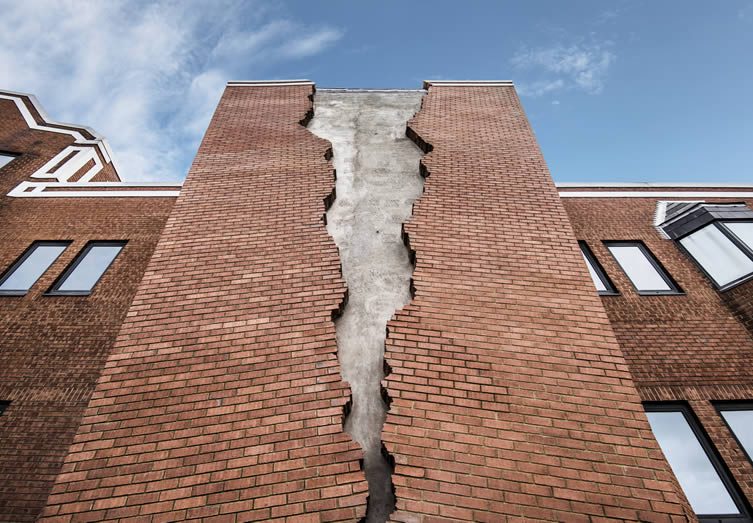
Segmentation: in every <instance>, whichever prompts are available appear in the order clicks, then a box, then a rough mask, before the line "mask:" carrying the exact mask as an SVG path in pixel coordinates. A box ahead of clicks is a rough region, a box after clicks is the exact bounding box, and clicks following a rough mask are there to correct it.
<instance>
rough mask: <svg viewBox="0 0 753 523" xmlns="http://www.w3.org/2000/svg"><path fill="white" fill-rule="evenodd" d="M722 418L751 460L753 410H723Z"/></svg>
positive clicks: (752, 448) (752, 454) (752, 453)
mask: <svg viewBox="0 0 753 523" xmlns="http://www.w3.org/2000/svg"><path fill="white" fill-rule="evenodd" d="M722 416H724V420H725V421H726V422H727V424H728V425H729V426H730V428H731V429H732V432H734V433H735V436H737V439H738V440H740V444H741V445H742V446H743V448H744V449H745V452H747V453H748V456H750V457H751V458H753V410H723V411H722Z"/></svg>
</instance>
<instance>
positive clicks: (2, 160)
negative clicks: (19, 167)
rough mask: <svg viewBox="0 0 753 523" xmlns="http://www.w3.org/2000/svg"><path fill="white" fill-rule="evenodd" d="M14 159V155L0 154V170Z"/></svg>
mask: <svg viewBox="0 0 753 523" xmlns="http://www.w3.org/2000/svg"><path fill="white" fill-rule="evenodd" d="M15 159H16V155H15V154H8V153H0V169H2V168H3V167H5V166H6V165H8V164H9V163H10V162H12V161H13V160H15Z"/></svg>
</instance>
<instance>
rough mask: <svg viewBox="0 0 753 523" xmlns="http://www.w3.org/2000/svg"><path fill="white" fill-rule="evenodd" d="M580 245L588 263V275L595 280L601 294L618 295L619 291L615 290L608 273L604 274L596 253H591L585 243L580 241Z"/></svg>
mask: <svg viewBox="0 0 753 523" xmlns="http://www.w3.org/2000/svg"><path fill="white" fill-rule="evenodd" d="M578 245H580V252H581V254H582V255H583V259H584V260H585V262H586V267H588V273H589V274H590V275H591V279H592V280H593V282H594V286H595V287H596V290H597V291H598V292H599V294H602V295H610V294H617V289H615V287H614V285H613V284H612V281H611V280H610V279H609V277H608V276H607V273H606V272H604V268H603V267H602V266H601V264H600V263H599V261H598V260H597V259H596V256H594V253H593V252H592V251H591V248H590V247H589V246H588V244H586V242H584V241H579V242H578Z"/></svg>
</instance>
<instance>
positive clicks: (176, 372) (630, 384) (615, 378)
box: [0, 81, 753, 522]
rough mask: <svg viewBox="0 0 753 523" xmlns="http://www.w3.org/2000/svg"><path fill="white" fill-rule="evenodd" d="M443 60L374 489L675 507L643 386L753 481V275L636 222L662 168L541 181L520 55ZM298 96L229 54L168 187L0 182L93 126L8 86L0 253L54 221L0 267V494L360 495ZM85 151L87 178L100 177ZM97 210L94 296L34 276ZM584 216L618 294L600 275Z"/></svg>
mask: <svg viewBox="0 0 753 523" xmlns="http://www.w3.org/2000/svg"><path fill="white" fill-rule="evenodd" d="M441 84H442V82H437V83H435V84H434V85H432V86H430V87H429V89H428V93H427V94H426V95H425V96H424V98H423V105H422V108H421V110H420V111H419V112H418V113H417V114H416V116H415V117H414V118H413V119H412V120H411V121H410V122H407V125H408V127H407V133H408V136H409V137H410V138H411V139H412V140H413V141H414V142H415V143H416V144H417V145H418V146H419V147H420V148H421V149H423V150H424V152H425V153H426V154H425V156H424V157H423V160H422V173H423V174H424V175H426V184H425V187H424V194H423V195H422V196H421V197H420V199H419V200H418V201H417V202H416V203H415V205H414V213H413V216H412V218H411V219H410V220H409V222H408V223H406V224H405V227H404V239H405V241H406V243H407V245H408V247H409V248H410V250H411V252H412V253H413V254H414V255H415V262H416V263H415V272H414V274H413V287H414V290H415V294H414V297H413V299H412V301H411V302H410V303H409V304H408V305H407V306H406V307H405V308H404V309H403V310H400V311H397V312H396V314H395V316H394V317H393V319H392V320H391V321H390V323H389V324H388V336H387V341H386V348H385V358H386V364H387V367H386V368H389V371H390V373H389V374H388V376H387V377H386V379H385V380H384V382H383V385H384V394H385V396H384V397H385V398H386V399H387V401H388V402H389V403H390V410H389V412H388V415H387V421H386V424H385V427H384V430H383V433H382V439H383V442H384V445H385V449H386V452H388V453H389V456H388V458H389V460H388V461H389V462H390V463H391V462H393V461H394V471H393V474H392V480H393V484H394V488H395V494H396V500H397V510H396V511H395V512H394V513H393V514H392V516H391V519H392V520H394V521H408V522H419V521H422V522H440V521H489V522H497V521H532V520H541V521H568V522H570V521H573V522H578V521H584V522H586V521H588V522H591V521H594V522H595V521H608V520H612V521H656V522H665V521H693V520H695V516H694V515H693V513H692V511H691V509H690V507H689V504H688V502H687V500H686V499H685V496H684V494H683V493H682V490H681V489H680V487H679V485H678V482H677V480H676V478H675V477H674V475H673V474H672V472H671V470H670V468H669V465H668V464H667V462H666V460H665V459H664V457H663V455H662V453H661V450H660V448H659V446H658V444H657V442H656V440H655V438H654V437H653V435H652V432H651V429H650V427H649V424H648V422H647V418H646V415H645V413H644V408H643V405H642V402H643V401H683V402H685V403H687V405H688V406H689V407H690V408H691V409H692V411H693V412H694V414H695V415H696V416H697V418H698V419H699V421H700V423H701V425H702V428H703V430H704V431H705V432H706V433H707V434H708V435H709V438H710V440H711V443H712V444H713V446H714V447H715V448H716V449H717V450H718V453H719V455H720V457H721V459H722V460H723V462H724V463H725V464H726V466H727V467H728V468H729V470H730V473H731V475H732V477H733V479H734V481H735V483H736V484H737V485H738V486H739V487H740V491H741V492H742V494H743V496H745V497H746V498H747V499H748V500H749V501H750V500H753V465H751V463H750V461H748V459H747V458H746V457H745V456H744V453H743V451H742V449H741V448H740V446H739V444H738V443H737V441H736V440H735V439H734V437H733V436H732V434H731V433H730V430H729V429H728V427H727V426H726V425H725V424H724V422H723V420H722V418H721V417H720V416H719V414H718V413H717V412H716V410H715V407H714V404H713V402H714V401H719V400H753V375H752V374H751V372H750V361H751V357H753V337H752V334H753V330H752V329H753V281H751V282H748V283H744V284H742V285H739V286H738V287H735V288H733V289H730V290H728V291H724V292H719V291H717V290H715V289H714V287H713V286H712V285H711V283H710V282H709V281H708V280H707V279H706V277H705V276H704V275H703V274H702V273H701V272H700V271H699V269H698V268H697V267H696V266H695V265H694V263H693V262H692V261H691V260H690V259H689V258H688V256H687V255H685V254H684V253H683V252H681V251H680V250H679V249H678V247H677V245H676V244H675V243H674V242H673V241H671V240H667V239H664V238H662V237H661V236H660V235H659V233H658V232H657V230H656V229H655V228H654V226H653V220H654V211H655V209H656V203H657V201H658V200H659V199H667V198H663V197H660V196H659V195H658V194H659V192H660V191H659V190H649V189H634V190H644V191H645V192H646V196H645V197H643V196H642V195H641V197H640V198H624V197H623V198H616V197H614V195H613V194H611V193H613V192H615V191H620V190H622V189H610V188H608V187H594V188H591V189H589V191H591V192H595V193H598V192H604V193H605V194H604V196H603V197H602V196H599V197H592V198H586V197H580V198H573V197H567V196H566V197H562V196H561V195H562V194H564V193H566V192H568V191H575V190H582V189H575V188H573V189H570V188H562V187H561V188H559V189H558V188H557V187H555V185H554V183H553V182H552V180H551V177H550V175H549V172H548V169H547V167H546V165H545V163H544V160H543V158H542V155H541V152H540V151H539V148H538V145H537V144H536V141H535V138H534V136H533V132H532V130H531V128H530V126H529V124H528V121H527V119H526V117H525V114H524V112H523V109H522V107H521V104H520V101H519V100H518V97H517V95H516V94H515V90H514V88H513V87H512V86H511V85H505V84H504V83H500V84H499V85H466V86H450V85H441ZM0 94H2V93H0ZM312 96H314V88H313V84H310V83H308V82H298V81H296V82H288V83H285V82H282V83H278V84H274V83H271V84H264V85H248V84H247V85H238V84H235V85H234V84H230V85H229V86H228V87H227V88H226V90H225V92H224V94H223V97H222V99H221V101H220V104H219V106H218V108H217V110H216V112H215V115H214V117H213V119H212V121H211V123H210V125H209V128H208V130H207V132H206V135H205V137H204V140H203V142H202V144H201V146H200V148H199V151H198V154H197V156H196V158H195V160H194V163H193V165H192V167H191V170H190V173H189V176H188V179H187V181H186V183H185V186H184V187H183V190H182V191H181V193H180V196H179V197H178V198H177V200H176V199H175V198H174V197H170V196H164V197H161V196H160V197H151V198H148V197H144V196H141V197H133V196H131V197H76V198H70V197H44V198H41V197H40V198H36V197H32V198H28V197H18V198H15V197H9V196H6V195H7V194H8V193H9V192H10V191H11V190H13V189H14V187H18V186H19V183H21V182H26V181H28V180H29V179H30V176H31V173H34V172H37V170H38V169H40V168H41V166H43V165H45V164H46V163H47V162H48V161H49V160H50V159H51V158H53V157H54V156H55V155H56V154H58V153H60V152H61V151H63V150H64V149H65V148H66V147H69V146H71V145H72V144H74V143H82V141H83V142H88V141H92V142H93V143H94V142H96V141H97V139H98V138H97V136H96V135H95V134H94V132H93V131H91V130H87V129H85V128H76V129H77V132H80V134H81V136H80V137H79V138H75V139H74V137H73V136H70V135H67V134H59V133H55V132H51V131H50V130H47V131H45V130H39V129H37V130H35V129H31V128H29V121H28V119H26V120H25V119H24V118H23V117H22V115H21V114H20V113H19V110H18V106H17V104H16V103H14V101H12V100H10V99H3V98H2V96H0V151H4V152H11V153H18V154H20V156H19V157H18V158H17V159H15V160H14V161H12V162H11V163H10V164H8V165H7V166H6V167H3V168H2V169H0V225H1V227H0V240H2V241H0V268H1V269H2V270H5V269H6V268H7V267H9V266H10V265H11V264H12V263H13V261H14V260H16V259H17V258H18V256H19V255H20V254H21V253H22V252H23V251H24V250H25V249H26V248H28V247H29V245H30V244H31V243H32V242H33V241H35V240H56V239H60V240H62V239H64V240H71V241H72V243H71V245H70V246H69V247H68V248H67V249H66V250H65V252H64V253H63V255H62V256H61V257H60V258H59V259H58V260H57V261H56V262H55V263H54V264H53V265H52V267H51V268H50V269H49V270H48V271H47V272H46V273H45V274H44V275H43V276H42V278H41V279H40V280H39V281H38V282H37V283H36V284H35V285H34V287H32V289H31V291H30V292H29V293H28V294H26V295H25V296H22V297H18V296H16V297H11V296H0V340H1V341H0V343H2V347H1V349H0V368H1V369H3V371H2V376H0V401H10V406H9V407H8V408H7V409H6V410H5V412H4V413H2V414H0V520H2V521H34V520H36V519H38V518H39V519H40V520H42V521H45V522H63V521H65V522H68V521H100V520H111V521H112V520H118V521H124V522H141V521H155V522H156V521H179V520H194V521H218V522H219V521H222V522H224V521H251V520H264V521H266V520H278V521H356V520H358V519H359V518H363V517H365V516H366V507H367V484H366V481H365V479H364V474H363V472H362V471H361V465H360V463H359V460H360V459H361V457H362V452H361V450H360V449H359V447H358V445H356V444H355V443H354V442H353V441H351V439H350V438H349V437H348V436H347V434H346V433H345V432H344V430H343V426H342V423H343V416H344V414H345V412H347V410H348V408H349V404H348V402H349V398H350V389H349V386H348V384H347V383H344V382H343V381H342V379H341V374H340V367H339V364H338V360H337V342H336V336H335V329H334V323H333V318H335V317H337V315H338V314H339V313H340V312H342V310H343V309H342V308H343V307H344V306H345V305H346V302H347V291H346V288H345V285H344V283H343V280H342V276H341V270H340V259H339V256H338V252H337V248H336V247H335V244H334V242H333V240H332V238H330V236H329V235H328V234H327V232H326V229H325V226H324V223H323V219H324V217H323V214H324V212H325V208H326V207H327V206H328V205H329V204H331V202H332V200H333V198H334V197H335V194H334V190H333V189H334V179H333V169H332V164H331V163H330V162H329V157H330V156H329V155H330V154H331V151H330V146H329V144H328V143H327V142H326V141H324V140H322V139H319V138H317V137H315V136H314V135H313V134H311V133H310V132H309V131H308V130H307V129H306V128H305V125H306V123H307V121H308V119H309V118H310V116H311V111H312ZM23 103H24V104H25V107H27V109H28V111H29V112H30V114H31V115H32V117H33V120H34V122H37V123H39V124H43V123H45V116H44V115H43V113H41V112H39V111H37V109H36V105H35V104H34V103H33V102H32V101H31V99H29V98H28V97H27V98H23ZM45 125H48V126H55V125H56V126H58V127H59V128H62V127H61V126H64V124H53V123H50V122H46V123H45ZM69 127H70V126H69ZM70 128H73V127H70ZM76 140H78V141H76ZM87 146H91V144H89V145H87ZM98 154H100V153H98ZM98 158H100V159H102V160H103V168H102V170H101V171H99V172H98V174H97V175H96V177H95V178H93V180H92V181H108V182H117V181H118V180H119V178H118V174H117V172H116V170H115V167H114V165H112V163H110V162H108V161H104V160H105V158H103V157H99V156H98ZM92 162H93V163H92V164H87V165H85V166H83V167H82V168H81V169H80V170H79V171H78V172H76V173H75V174H74V175H72V177H71V181H76V180H79V179H80V178H81V177H82V176H83V175H84V173H85V172H87V169H88V168H89V167H90V166H91V165H93V164H94V163H96V162H95V161H94V160H93V161H92ZM112 187H113V189H112V190H117V188H118V187H119V185H118V184H113V185H112ZM55 190H64V188H58V189H55ZM671 190H672V191H683V190H684V189H682V188H672V189H671ZM688 190H690V189H688ZM721 190H723V189H717V188H709V189H704V191H707V192H709V193H712V194H713V193H714V192H717V191H721ZM652 192H656V194H651V193H652ZM22 196H23V195H22ZM674 199H682V198H674ZM689 199H690V198H689ZM705 200H706V201H717V200H718V201H722V202H724V201H739V199H730V198H727V199H725V198H723V197H714V198H711V197H707V198H705ZM747 203H748V205H749V206H753V199H751V200H750V201H748V202H747ZM90 240H127V241H128V243H127V246H126V247H125V249H124V250H123V252H122V253H121V255H120V256H119V257H118V258H117V259H116V261H115V263H114V264H113V265H112V266H111V267H110V268H109V270H108V271H107V272H106V273H105V276H104V277H103V279H102V280H101V281H100V282H99V284H98V285H97V287H96V288H95V290H94V292H93V293H92V294H91V295H90V296H75V297H74V296H47V295H45V291H46V290H47V289H49V287H50V285H51V284H52V282H53V281H54V280H55V278H57V276H59V275H60V274H61V272H62V271H63V270H64V269H65V267H66V266H68V264H69V263H70V262H71V260H72V259H73V258H74V256H75V255H76V254H77V253H78V252H79V251H80V250H81V248H82V247H83V246H84V245H85V244H86V242H87V241H90ZM577 240H584V241H586V242H587V244H588V245H589V246H590V248H591V249H592V250H593V252H594V255H595V256H596V258H597V259H598V260H599V262H600V263H601V264H602V265H603V267H604V269H605V271H606V272H607V274H608V275H609V277H610V278H611V280H612V281H613V282H614V283H615V285H616V287H617V289H618V291H619V294H618V295H616V296H602V297H599V296H598V295H597V293H596V292H595V289H594V287H593V284H592V281H591V279H590V277H589V275H588V272H587V270H586V266H585V265H584V263H583V259H582V257H581V253H580V251H579V248H578V244H577ZM605 240H641V241H643V242H644V243H645V245H646V246H647V247H648V248H649V249H650V250H651V251H652V253H653V254H654V255H655V256H656V257H657V259H658V260H659V261H660V262H661V264H662V265H663V266H664V267H665V268H666V269H667V270H668V272H669V273H670V274H671V276H672V277H673V278H674V279H675V280H676V281H677V282H678V284H679V285H680V287H681V288H682V290H683V291H684V293H683V294H681V295H676V296H641V295H638V294H637V293H636V292H635V291H634V290H633V287H632V285H631V284H630V282H629V281H628V280H627V279H626V276H625V275H624V273H623V271H622V270H621V268H620V267H619V266H618V265H617V264H616V262H615V261H614V259H613V258H612V256H611V255H610V253H609V252H608V251H607V250H606V247H605V246H604V244H603V241H605Z"/></svg>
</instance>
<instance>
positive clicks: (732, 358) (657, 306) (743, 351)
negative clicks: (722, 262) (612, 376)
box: [562, 188, 753, 500]
mask: <svg viewBox="0 0 753 523" xmlns="http://www.w3.org/2000/svg"><path fill="white" fill-rule="evenodd" d="M568 190H569V189H568ZM631 190H635V189H631ZM693 190H694V191H697V190H698V189H693ZM727 190H731V189H727ZM665 191H673V192H677V191H679V192H683V191H686V192H687V191H690V189H683V188H667V189H665ZM717 191H718V189H711V190H708V191H707V192H708V194H710V195H713V194H714V192H717ZM652 192H657V193H659V191H658V190H654V191H646V198H611V197H610V198H563V199H562V201H563V203H564V206H565V209H566V210H567V213H568V216H569V217H570V221H571V223H572V225H573V228H574V229H575V235H576V237H577V238H578V239H579V240H585V241H586V242H587V243H588V245H589V247H590V248H591V249H592V250H593V252H594V254H595V256H596V257H597V259H598V260H599V262H600V263H601V264H602V265H603V267H604V269H605V271H606V272H607V274H608V275H609V277H610V278H611V279H612V281H613V282H614V284H615V286H616V287H617V290H618V291H619V295H617V296H604V297H602V302H603V304H604V307H605V309H606V311H607V314H608V316H609V319H610V322H611V323H612V328H613V330H614V333H615V336H616V337H617V340H618V342H619V344H620V348H621V349H622V351H623V353H624V354H625V358H626V360H627V362H628V366H629V368H630V372H631V375H632V377H633V380H634V382H635V384H636V387H637V389H638V392H639V394H640V395H641V397H642V398H643V399H644V400H646V401H683V402H687V403H689V405H690V407H691V408H692V409H693V412H694V414H695V415H696V416H697V417H698V419H699V421H700V423H701V425H702V426H703V428H704V430H705V431H706V432H707V433H708V435H709V437H710V439H711V441H712V443H713V444H714V446H715V447H716V449H717V450H718V451H719V453H720V454H721V456H722V458H723V459H724V462H725V464H726V465H727V467H728V468H729V469H730V472H731V473H732V476H733V477H734V479H735V480H736V482H737V484H738V485H739V486H740V489H741V490H742V492H743V494H744V495H745V496H746V497H747V499H748V500H753V465H751V463H750V461H748V459H747V458H746V457H745V455H744V453H743V451H742V449H741V448H740V447H739V445H738V444H737V442H736V441H735V439H734V437H733V435H732V434H731V433H730V431H729V429H728V428H727V426H726V425H725V424H724V422H723V420H722V418H721V417H720V415H719V414H718V413H717V412H716V409H715V408H714V406H713V404H712V403H711V402H712V401H720V400H753V373H751V361H753V338H752V337H751V331H750V330H749V329H750V326H751V319H752V318H753V316H751V312H750V311H751V308H750V304H751V303H752V302H753V300H751V297H753V282H751V281H749V282H746V283H743V284H741V285H739V286H737V287H734V288H732V289H730V290H727V291H723V292H718V291H716V290H715V289H714V287H713V286H712V283H711V281H710V280H708V279H707V278H706V276H705V275H704V274H703V273H702V272H701V271H700V270H699V269H698V268H697V266H696V265H695V263H694V262H693V261H692V260H691V259H690V257H689V256H688V255H686V254H685V253H683V252H682V251H681V250H680V249H679V248H678V246H677V245H676V243H675V242H674V241H671V240H667V239H664V238H662V237H661V236H660V234H659V233H658V231H657V230H656V229H655V228H654V225H653V222H654V212H655V209H656V205H657V202H659V201H662V200H680V201H681V200H683V199H685V200H699V199H702V200H703V201H705V202H728V203H732V202H739V201H741V200H740V199H739V198H714V197H713V196H711V197H704V198H697V197H688V198H682V197H675V198H664V197H660V196H654V197H652V195H651V193H652ZM745 203H746V204H747V205H748V206H749V207H751V208H753V200H748V201H746V202H745ZM604 240H641V241H643V242H644V244H645V245H646V246H647V247H648V248H649V249H650V250H651V252H652V253H653V254H654V256H656V258H657V259H658V260H659V262H660V263H661V264H662V265H663V266H664V268H665V269H666V270H667V272H668V273H669V274H670V275H671V276H672V278H673V279H674V280H675V281H676V282H677V283H678V284H679V285H680V287H681V289H682V290H683V292H684V293H683V294H681V295H677V296H640V295H638V294H637V293H636V291H635V290H634V288H633V286H632V284H631V283H630V281H629V280H628V279H627V277H626V276H625V274H624V272H623V271H622V269H621V268H620V267H619V265H617V263H616V262H615V260H614V258H613V257H612V256H611V255H610V253H609V251H608V250H607V249H606V247H605V246H604V243H603V241H604Z"/></svg>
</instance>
